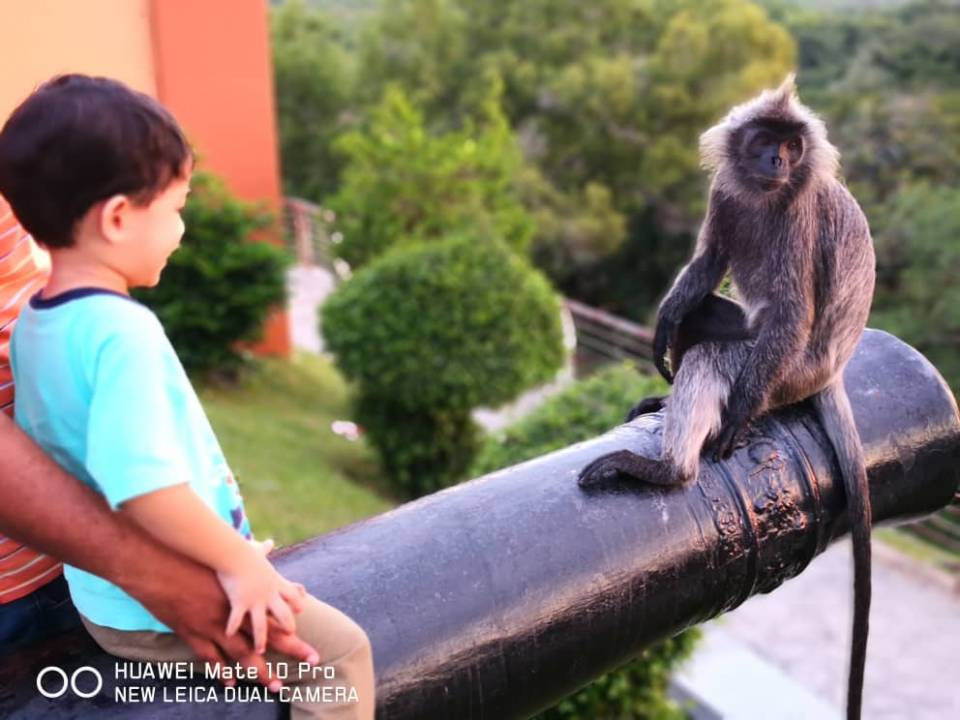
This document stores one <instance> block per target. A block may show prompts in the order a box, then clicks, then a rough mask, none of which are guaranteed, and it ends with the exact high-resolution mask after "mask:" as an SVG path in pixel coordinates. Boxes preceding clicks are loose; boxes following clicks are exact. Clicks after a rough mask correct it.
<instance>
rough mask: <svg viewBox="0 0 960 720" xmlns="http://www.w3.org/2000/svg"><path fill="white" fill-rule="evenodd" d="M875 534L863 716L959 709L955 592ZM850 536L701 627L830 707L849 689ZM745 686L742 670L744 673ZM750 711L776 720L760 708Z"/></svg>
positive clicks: (940, 719) (904, 719) (939, 716)
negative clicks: (731, 642) (800, 569)
mask: <svg viewBox="0 0 960 720" xmlns="http://www.w3.org/2000/svg"><path fill="white" fill-rule="evenodd" d="M878 545H879V543H877V542H876V541H875V542H874V547H875V548H876V549H875V551H874V567H873V609H872V613H871V620H870V623H871V635H870V643H869V649H868V654H867V671H866V682H865V688H864V713H863V717H864V718H865V720H954V719H956V718H960V594H958V593H957V592H956V591H954V590H951V589H950V588H949V587H948V586H946V585H945V584H943V583H940V582H935V581H934V580H933V579H927V578H926V577H924V576H923V574H917V573H916V572H905V571H904V569H903V568H904V567H905V564H906V566H909V564H910V563H912V562H913V561H911V560H904V559H903V558H902V556H900V555H899V554H898V553H896V552H894V551H892V550H890V549H888V548H887V547H886V546H879V547H878ZM851 565H852V561H851V559H850V545H849V542H840V543H837V544H835V545H834V546H832V547H831V548H829V549H828V550H827V551H826V552H825V553H823V554H822V555H820V556H819V557H817V558H816V559H815V560H814V561H813V562H812V563H811V564H810V566H809V567H808V568H807V569H806V570H805V571H804V572H803V573H801V574H800V575H799V576H798V577H796V578H794V579H792V580H789V581H788V582H786V583H785V584H784V585H782V586H781V587H780V588H779V589H777V590H776V591H775V592H773V593H772V594H770V595H760V596H756V597H754V598H751V599H750V600H748V601H747V602H746V603H744V604H743V605H742V606H741V607H739V608H737V609H736V610H734V611H733V612H731V613H728V614H727V615H725V616H724V617H722V618H719V619H718V620H715V621H714V622H712V623H710V624H709V625H708V626H707V627H708V629H709V628H711V627H716V628H718V629H720V630H721V631H722V632H723V634H724V635H725V636H730V637H732V638H733V639H735V641H736V642H739V643H741V644H742V645H743V646H745V647H747V648H749V649H750V650H752V651H753V652H754V653H755V654H756V655H759V656H760V657H762V658H764V659H766V660H767V661H769V662H770V663H772V664H773V665H775V666H776V667H778V668H779V669H780V670H782V671H783V672H784V673H786V675H788V676H789V677H790V678H791V679H792V680H794V681H796V682H797V683H799V684H800V685H801V686H802V687H804V688H806V689H807V690H809V691H811V692H812V693H813V694H814V695H815V696H817V697H819V698H820V699H822V700H824V701H826V702H827V703H828V704H829V705H832V706H834V707H835V708H837V717H841V714H840V712H839V710H840V708H843V706H844V702H845V695H846V677H847V676H846V673H847V662H848V654H849V633H850V614H851V612H852V611H851V594H852V590H851V582H852V581H851V570H852V568H851ZM747 686H749V678H747ZM756 717H757V718H765V719H766V718H769V719H770V720H777V718H775V717H772V716H770V715H764V714H763V713H760V712H758V714H757V715H756Z"/></svg>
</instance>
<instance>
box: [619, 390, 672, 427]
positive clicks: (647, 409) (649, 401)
mask: <svg viewBox="0 0 960 720" xmlns="http://www.w3.org/2000/svg"><path fill="white" fill-rule="evenodd" d="M666 404H667V397H666V396H665V395H658V396H656V397H648V398H644V399H643V400H641V401H640V402H638V403H637V404H636V405H634V406H633V407H632V408H630V412H628V413H627V419H626V420H625V422H630V421H631V420H635V419H636V418H638V417H640V416H641V415H647V414H649V413H655V412H660V411H661V410H663V408H664V406H665V405H666Z"/></svg>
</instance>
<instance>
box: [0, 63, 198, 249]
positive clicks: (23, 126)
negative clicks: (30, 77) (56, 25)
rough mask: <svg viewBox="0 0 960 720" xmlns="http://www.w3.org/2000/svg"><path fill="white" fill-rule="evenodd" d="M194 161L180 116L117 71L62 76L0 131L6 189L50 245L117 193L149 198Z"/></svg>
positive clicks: (60, 242) (0, 181)
mask: <svg viewBox="0 0 960 720" xmlns="http://www.w3.org/2000/svg"><path fill="white" fill-rule="evenodd" d="M192 160H193V154H192V151H191V150H190V146H189V145H188V144H187V141H186V138H184V136H183V132H182V131H181V130H180V127H179V126H178V125H177V122H176V120H174V119H173V116H172V115H171V114H170V113H169V112H168V111H167V110H166V109H164V108H163V106H161V105H160V103H158V102H157V101H156V100H154V99H153V98H151V97H149V96H147V95H144V94H143V93H139V92H136V91H134V90H131V89H130V88H128V87H127V86H126V85H124V84H123V83H120V82H117V81H116V80H110V79H109V78H102V77H88V76H86V75H61V76H59V77H55V78H53V79H51V80H48V81H47V82H45V83H44V84H43V85H41V86H40V87H39V88H37V90H35V91H34V92H33V93H32V94H31V95H30V97H28V98H27V99H26V100H24V101H23V102H22V103H21V104H20V106H19V107H17V109H16V110H14V111H13V114H12V115H11V116H10V118H9V119H8V120H7V122H6V124H5V125H4V126H3V130H2V131H0V194H2V195H4V196H5V197H6V199H7V200H8V201H9V203H10V206H11V207H12V208H13V212H14V214H15V215H16V216H17V219H18V220H19V221H20V223H21V224H22V225H23V226H24V227H25V228H26V229H27V231H28V232H29V233H30V234H31V235H33V237H34V238H36V239H37V241H38V242H41V243H43V244H44V245H46V246H47V247H52V248H59V247H69V246H70V245H71V244H72V243H73V229H74V225H75V224H76V222H77V221H78V220H79V219H80V218H81V217H83V215H84V214H86V212H87V210H89V209H90V207H91V206H92V205H93V204H94V203H96V202H99V201H100V200H104V199H106V198H108V197H110V196H112V195H116V194H124V195H129V196H130V197H131V198H132V199H133V201H134V202H136V203H137V204H141V205H144V204H148V203H149V202H150V201H151V200H153V198H154V197H156V195H157V194H158V193H160V192H162V191H163V189H164V188H166V187H167V185H169V184H170V182H171V181H172V180H173V179H174V178H176V177H179V176H181V175H182V173H183V168H184V164H185V163H186V162H187V161H192Z"/></svg>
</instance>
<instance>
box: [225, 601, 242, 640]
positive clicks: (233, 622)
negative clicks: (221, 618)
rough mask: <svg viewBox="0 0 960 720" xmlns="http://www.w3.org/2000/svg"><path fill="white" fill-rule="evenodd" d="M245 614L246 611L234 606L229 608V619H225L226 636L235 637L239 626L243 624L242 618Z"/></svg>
mask: <svg viewBox="0 0 960 720" xmlns="http://www.w3.org/2000/svg"><path fill="white" fill-rule="evenodd" d="M246 614H247V611H246V609H244V608H242V607H238V606H236V605H231V606H230V617H228V618H227V636H228V637H229V636H231V635H235V634H236V632H237V630H239V629H240V625H241V624H242V623H243V616H244V615H246Z"/></svg>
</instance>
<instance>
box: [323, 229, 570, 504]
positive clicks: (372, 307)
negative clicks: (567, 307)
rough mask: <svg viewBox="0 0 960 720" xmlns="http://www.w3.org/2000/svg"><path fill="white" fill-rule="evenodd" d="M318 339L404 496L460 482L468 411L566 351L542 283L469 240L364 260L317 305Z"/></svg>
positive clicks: (554, 306) (535, 375)
mask: <svg viewBox="0 0 960 720" xmlns="http://www.w3.org/2000/svg"><path fill="white" fill-rule="evenodd" d="M323 333H324V338H325V340H326V341H327V343H328V344H329V347H330V348H331V350H332V351H333V353H334V354H335V355H336V358H337V365H338V366H339V367H340V369H341V371H342V372H343V373H344V374H345V375H346V376H347V377H348V378H350V379H351V380H353V381H355V382H356V383H357V384H358V386H359V387H358V391H359V396H360V400H359V402H358V413H359V415H361V416H362V418H361V422H362V423H363V424H364V426H365V427H366V428H367V429H368V431H369V432H370V437H371V440H372V442H373V443H374V445H375V446H376V447H377V448H378V449H379V451H380V453H381V456H382V458H383V460H384V466H385V469H386V470H387V472H388V473H389V474H390V476H391V478H392V479H393V480H394V482H395V483H396V484H397V485H398V486H399V487H400V489H402V490H403V491H404V492H405V493H407V494H414V495H415V494H418V493H422V492H427V491H430V490H433V489H436V488H437V487H442V486H444V485H447V484H450V483H451V482H455V481H456V480H459V479H462V477H463V475H462V473H463V471H464V470H466V468H467V467H468V465H469V462H470V460H471V459H472V457H473V450H474V448H475V446H476V441H475V435H476V429H475V428H474V427H473V424H472V422H471V421H470V418H469V413H470V411H471V410H472V409H473V408H475V407H478V406H480V405H489V406H495V405H499V404H502V403H504V402H506V401H508V400H510V399H512V398H513V397H515V396H516V395H517V394H519V393H520V392H521V391H523V390H525V389H526V388H528V387H530V386H532V385H534V384H536V383H539V382H542V381H545V380H548V379H549V378H550V377H551V376H552V375H553V374H554V373H555V372H556V370H557V369H559V367H560V366H561V364H562V362H563V352H564V351H563V344H562V338H561V329H560V306H559V302H558V300H557V298H556V296H555V295H554V293H553V292H552V290H551V289H550V287H549V285H548V284H547V282H546V280H545V279H544V278H543V276H542V275H540V274H539V273H538V272H536V271H535V270H533V269H532V268H530V267H529V266H528V265H527V264H526V263H525V262H524V261H522V260H521V259H519V258H518V257H516V256H515V255H514V254H512V253H511V252H510V250H509V249H508V248H507V247H506V246H505V245H504V244H503V243H501V242H500V241H498V240H492V239H481V238H479V237H478V236H470V235H461V236H458V237H454V238H451V239H448V240H445V241H440V242H438V241H433V242H430V243H426V244H421V245H417V246H411V247H407V248H397V249H395V250H393V251H391V252H389V253H387V254H386V255H384V256H383V257H381V258H379V259H377V260H375V261H373V262H372V263H370V265H369V266H367V267H365V268H364V269H362V270H361V271H360V272H358V273H357V274H356V275H354V277H353V278H352V279H351V280H349V281H348V282H347V283H345V284H344V285H342V286H341V287H340V289H339V290H337V292H336V293H334V294H333V295H332V296H331V297H330V298H329V299H328V300H327V302H326V303H325V304H324V306H323ZM431 448H433V449H431Z"/></svg>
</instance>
